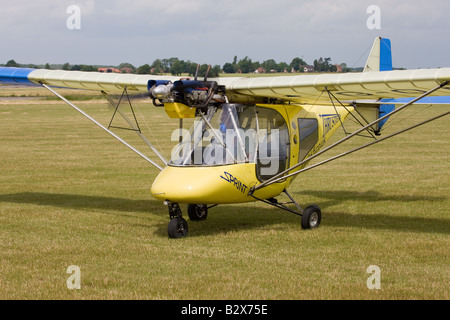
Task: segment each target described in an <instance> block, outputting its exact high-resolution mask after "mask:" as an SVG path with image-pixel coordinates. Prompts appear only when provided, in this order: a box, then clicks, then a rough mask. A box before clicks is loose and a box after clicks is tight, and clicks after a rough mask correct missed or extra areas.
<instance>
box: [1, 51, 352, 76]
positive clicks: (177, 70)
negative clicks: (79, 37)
mask: <svg viewBox="0 0 450 320" xmlns="http://www.w3.org/2000/svg"><path fill="white" fill-rule="evenodd" d="M5 66H7V67H28V68H36V69H39V68H45V69H62V70H78V71H98V70H99V68H111V69H110V72H114V71H113V70H119V71H120V72H123V73H136V74H168V73H170V74H172V75H174V76H181V75H182V74H188V75H190V76H193V75H195V73H196V70H197V66H198V64H197V63H196V62H191V61H189V60H187V61H184V60H180V59H178V58H176V57H172V58H169V59H156V60H154V61H153V63H152V64H144V65H141V66H139V67H135V66H134V65H132V64H131V63H127V62H126V63H121V64H120V65H118V66H97V65H84V64H75V65H71V64H69V63H68V62H66V63H64V64H62V65H50V64H49V63H47V64H45V65H43V66H41V65H34V64H19V63H16V62H15V61H14V60H9V61H8V62H7V63H6V65H5ZM208 69H209V73H208V76H210V77H217V76H219V74H220V73H222V72H223V73H270V72H289V73H290V72H305V71H306V72H312V71H314V72H349V71H351V70H350V69H349V68H347V66H346V64H345V63H341V64H340V65H336V64H332V63H331V58H329V57H328V58H322V57H321V58H319V59H316V60H314V62H313V64H312V65H308V64H307V63H306V62H305V61H304V60H303V59H302V58H298V57H296V58H294V59H292V61H291V62H290V63H286V62H277V61H275V60H274V59H269V60H266V61H263V62H259V61H252V59H251V58H249V57H248V56H246V57H245V58H243V59H239V60H238V57H237V56H234V58H233V61H231V62H227V63H225V64H224V65H223V66H222V67H221V66H220V65H214V66H211V67H210V68H209V66H208V65H207V64H202V65H200V66H199V71H198V75H199V76H200V77H203V76H205V74H206V72H207V70H208ZM108 72H109V71H108Z"/></svg>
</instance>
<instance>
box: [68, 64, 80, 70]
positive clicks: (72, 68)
mask: <svg viewBox="0 0 450 320" xmlns="http://www.w3.org/2000/svg"><path fill="white" fill-rule="evenodd" d="M70 70H72V71H79V70H81V67H80V66H79V65H77V64H76V65H73V66H72V67H71V68H70Z"/></svg>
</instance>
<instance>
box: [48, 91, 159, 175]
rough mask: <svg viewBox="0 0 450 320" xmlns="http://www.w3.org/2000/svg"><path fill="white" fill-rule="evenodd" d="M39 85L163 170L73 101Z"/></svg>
mask: <svg viewBox="0 0 450 320" xmlns="http://www.w3.org/2000/svg"><path fill="white" fill-rule="evenodd" d="M41 85H42V86H43V87H44V88H46V89H47V90H49V91H50V92H51V93H53V94H54V95H55V96H57V97H58V98H60V99H61V100H62V101H64V102H65V103H67V104H68V105H69V106H71V107H72V108H74V109H75V110H77V111H78V112H79V113H81V114H82V115H83V116H85V117H86V118H88V119H89V120H91V121H92V122H93V123H95V124H96V125H97V126H99V127H100V128H102V129H103V130H104V131H106V132H107V133H109V134H110V135H111V136H113V137H114V138H116V139H117V140H119V141H120V142H122V143H123V144H124V145H125V146H127V147H128V148H130V149H131V150H132V151H134V152H135V153H137V154H138V155H140V156H141V157H142V158H144V159H145V160H147V161H148V162H149V163H150V164H152V165H153V166H154V167H156V168H158V169H159V170H163V168H162V167H161V166H159V165H158V164H157V163H155V162H154V161H153V160H151V159H149V158H148V157H147V156H146V155H144V154H143V153H141V152H140V151H139V150H137V149H136V148H134V147H133V146H132V145H130V144H129V143H127V142H126V141H125V140H123V139H122V138H120V137H119V136H118V135H116V134H115V133H114V132H112V131H110V130H108V128H106V127H105V126H103V125H102V124H101V123H99V122H98V121H97V120H95V119H94V118H92V117H91V116H90V115H88V114H87V113H85V112H84V111H83V110H81V109H80V108H78V107H77V106H76V105H74V104H73V103H71V102H70V101H69V100H67V99H66V98H64V97H63V96H62V95H60V94H59V93H58V92H56V91H55V90H53V89H52V88H50V87H49V86H47V85H46V84H44V83H42V82H41Z"/></svg>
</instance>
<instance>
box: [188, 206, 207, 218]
mask: <svg viewBox="0 0 450 320" xmlns="http://www.w3.org/2000/svg"><path fill="white" fill-rule="evenodd" d="M188 216H189V219H190V220H191V221H202V220H206V218H207V217H208V207H207V206H206V204H189V205H188Z"/></svg>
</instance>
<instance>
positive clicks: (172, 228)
mask: <svg viewBox="0 0 450 320" xmlns="http://www.w3.org/2000/svg"><path fill="white" fill-rule="evenodd" d="M167 232H168V234H169V237H170V238H183V237H186V236H187V234H188V224H187V222H186V220H184V218H181V217H175V218H173V219H171V220H170V222H169V226H168V227H167Z"/></svg>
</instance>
